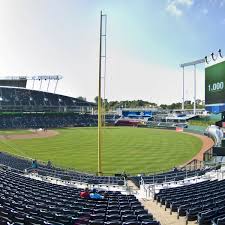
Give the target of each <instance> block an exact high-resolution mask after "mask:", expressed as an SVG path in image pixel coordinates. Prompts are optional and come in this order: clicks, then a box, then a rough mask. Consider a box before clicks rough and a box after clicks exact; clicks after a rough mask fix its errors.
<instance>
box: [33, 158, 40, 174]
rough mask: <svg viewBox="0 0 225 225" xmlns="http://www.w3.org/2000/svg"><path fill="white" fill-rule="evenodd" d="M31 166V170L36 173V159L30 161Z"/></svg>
mask: <svg viewBox="0 0 225 225" xmlns="http://www.w3.org/2000/svg"><path fill="white" fill-rule="evenodd" d="M31 168H32V172H33V173H36V172H37V168H38V163H37V160H36V159H35V160H33V161H32V165H31Z"/></svg>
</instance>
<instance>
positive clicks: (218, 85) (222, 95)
mask: <svg viewBox="0 0 225 225" xmlns="http://www.w3.org/2000/svg"><path fill="white" fill-rule="evenodd" d="M205 105H206V110H207V111H210V112H212V113H220V112H223V111H225V61H222V62H219V63H217V64H214V65H210V66H207V67H206V68H205Z"/></svg>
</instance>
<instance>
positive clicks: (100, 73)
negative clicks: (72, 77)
mask: <svg viewBox="0 0 225 225" xmlns="http://www.w3.org/2000/svg"><path fill="white" fill-rule="evenodd" d="M101 55H102V11H101V15H100V47H99V76H98V175H99V176H101V175H102V101H101V99H102V98H101V89H102V85H101V79H102V65H101V61H102V57H101Z"/></svg>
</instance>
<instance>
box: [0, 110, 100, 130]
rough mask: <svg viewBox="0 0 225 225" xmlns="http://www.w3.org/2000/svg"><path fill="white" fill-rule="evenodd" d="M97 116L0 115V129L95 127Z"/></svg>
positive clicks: (61, 114)
mask: <svg viewBox="0 0 225 225" xmlns="http://www.w3.org/2000/svg"><path fill="white" fill-rule="evenodd" d="M96 125H97V116H96V115H90V114H78V113H15V114H14V113H13V114H12V113H9V114H5V113H4V114H0V129H29V128H31V129H38V128H60V127H78V126H79V127H84V126H85V127H87V126H96Z"/></svg>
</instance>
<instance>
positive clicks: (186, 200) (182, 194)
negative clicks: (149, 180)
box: [154, 180, 225, 225]
mask: <svg viewBox="0 0 225 225" xmlns="http://www.w3.org/2000/svg"><path fill="white" fill-rule="evenodd" d="M224 185H225V180H221V181H218V180H213V181H203V182H200V183H197V184H191V185H188V186H181V187H175V188H168V189H161V190H160V191H159V193H157V194H155V196H154V199H155V200H156V201H157V202H160V204H161V205H165V209H166V208H169V209H170V212H171V213H172V212H177V214H178V218H179V217H180V216H186V221H187V222H188V221H195V220H197V222H198V224H199V225H209V224H214V225H223V224H224V217H225V200H224V196H225V190H224Z"/></svg>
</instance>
